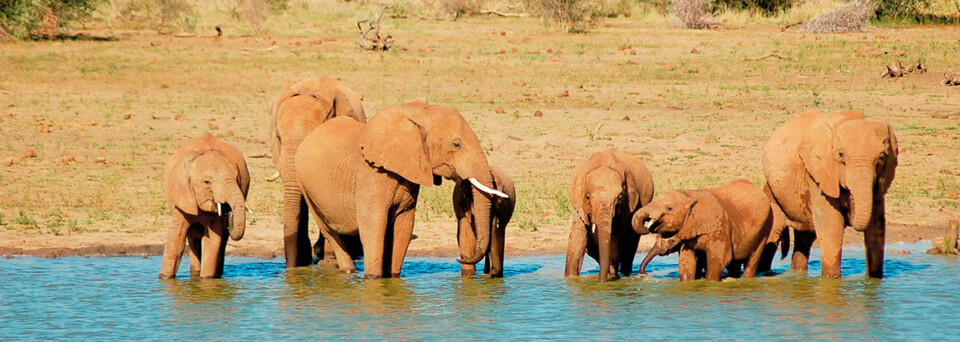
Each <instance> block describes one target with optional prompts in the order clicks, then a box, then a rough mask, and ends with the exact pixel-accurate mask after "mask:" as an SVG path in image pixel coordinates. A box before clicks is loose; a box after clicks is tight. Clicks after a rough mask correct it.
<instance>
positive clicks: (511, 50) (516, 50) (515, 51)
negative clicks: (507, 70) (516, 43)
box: [510, 47, 520, 53]
mask: <svg viewBox="0 0 960 342" xmlns="http://www.w3.org/2000/svg"><path fill="white" fill-rule="evenodd" d="M510 52H511V53H517V52H520V49H518V48H515V47H513V48H510Z"/></svg>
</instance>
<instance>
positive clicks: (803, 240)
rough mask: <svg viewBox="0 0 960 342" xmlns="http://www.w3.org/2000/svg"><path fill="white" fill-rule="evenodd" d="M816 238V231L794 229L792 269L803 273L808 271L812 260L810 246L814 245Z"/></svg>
mask: <svg viewBox="0 0 960 342" xmlns="http://www.w3.org/2000/svg"><path fill="white" fill-rule="evenodd" d="M816 239H817V233H816V232H811V231H803V230H800V229H794V230H793V257H792V259H791V260H790V269H792V270H794V271H796V272H799V273H802V274H806V273H807V264H808V263H809V260H810V247H811V246H813V241H814V240H816Z"/></svg>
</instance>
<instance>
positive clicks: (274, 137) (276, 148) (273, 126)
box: [268, 87, 294, 165]
mask: <svg viewBox="0 0 960 342" xmlns="http://www.w3.org/2000/svg"><path fill="white" fill-rule="evenodd" d="M293 93H294V91H293V89H291V88H290V87H283V89H282V90H280V96H278V97H277V100H276V101H274V102H273V108H271V109H270V138H269V139H268V141H270V154H271V155H273V165H280V133H279V132H277V115H278V114H279V111H280V104H281V103H283V101H284V100H286V99H287V98H289V97H290V95H292V94H293Z"/></svg>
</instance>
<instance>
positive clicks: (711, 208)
mask: <svg viewBox="0 0 960 342" xmlns="http://www.w3.org/2000/svg"><path fill="white" fill-rule="evenodd" d="M686 195H687V196H688V198H689V199H690V201H689V202H688V203H685V204H684V207H685V208H686V209H687V216H686V218H684V220H683V227H681V228H680V231H679V232H677V235H676V237H677V239H680V240H681V241H686V240H690V239H694V238H696V237H698V236H701V235H706V234H710V233H714V232H716V231H718V230H720V228H722V227H723V217H722V216H723V214H724V213H723V207H722V206H720V203H719V202H717V200H716V198H713V197H712V196H711V195H706V196H697V197H699V198H696V197H692V196H691V195H692V194H691V193H686Z"/></svg>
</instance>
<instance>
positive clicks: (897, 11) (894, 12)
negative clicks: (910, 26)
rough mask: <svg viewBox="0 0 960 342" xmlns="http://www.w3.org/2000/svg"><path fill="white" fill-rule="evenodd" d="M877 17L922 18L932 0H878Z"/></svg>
mask: <svg viewBox="0 0 960 342" xmlns="http://www.w3.org/2000/svg"><path fill="white" fill-rule="evenodd" d="M877 2H878V4H877V17H882V18H892V19H920V18H922V17H924V13H926V12H927V11H929V10H930V5H931V4H932V1H931V0H877Z"/></svg>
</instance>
